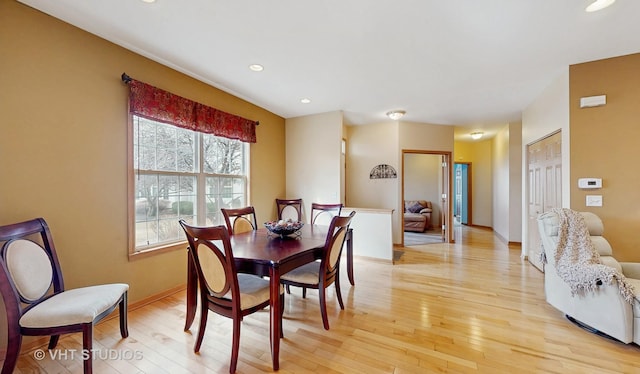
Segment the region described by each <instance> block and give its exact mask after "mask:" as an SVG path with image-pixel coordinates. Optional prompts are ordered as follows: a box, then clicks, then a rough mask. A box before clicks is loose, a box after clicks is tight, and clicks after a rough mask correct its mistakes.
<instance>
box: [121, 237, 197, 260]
mask: <svg viewBox="0 0 640 374" xmlns="http://www.w3.org/2000/svg"><path fill="white" fill-rule="evenodd" d="M187 246H188V244H187V241H186V240H185V241H183V242H178V243H172V244H167V245H164V246H158V247H153V248H147V249H144V250H142V251H138V252H129V261H135V260H140V259H143V258H147V257H152V256H156V255H160V254H163V253H167V252H174V251H177V250H181V251H186V249H187Z"/></svg>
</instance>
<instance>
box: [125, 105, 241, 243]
mask: <svg viewBox="0 0 640 374" xmlns="http://www.w3.org/2000/svg"><path fill="white" fill-rule="evenodd" d="M132 125H133V137H132V138H133V139H132V140H133V142H132V143H133V152H132V153H133V157H132V160H131V162H132V169H133V177H134V178H133V179H134V180H133V183H131V185H132V187H133V196H132V197H131V199H132V204H131V206H132V207H133V208H132V210H133V212H132V213H133V214H132V216H133V217H134V218H133V224H132V236H133V240H130V242H132V243H131V247H132V249H131V250H130V253H139V252H142V251H147V250H151V249H156V248H160V247H166V246H169V245H171V244H175V243H177V242H182V241H184V233H183V232H182V230H181V229H180V225H179V224H178V220H179V219H181V218H183V219H185V220H186V221H187V222H189V223H191V224H198V225H220V224H224V219H223V217H222V215H221V213H220V208H238V207H242V206H246V205H247V174H248V173H247V169H248V167H247V165H248V149H249V147H248V146H247V144H246V143H243V142H241V141H239V140H232V139H227V138H223V137H218V136H214V135H210V134H204V133H199V132H194V131H191V130H187V129H183V128H179V127H176V126H173V125H167V124H164V123H161V122H156V121H153V120H149V119H146V118H143V117H139V116H136V115H133V118H132Z"/></svg>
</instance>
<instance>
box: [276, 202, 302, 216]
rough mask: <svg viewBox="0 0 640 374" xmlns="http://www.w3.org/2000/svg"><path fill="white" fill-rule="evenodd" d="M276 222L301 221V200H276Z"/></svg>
mask: <svg viewBox="0 0 640 374" xmlns="http://www.w3.org/2000/svg"><path fill="white" fill-rule="evenodd" d="M276 207H277V208H278V220H287V219H291V220H292V221H302V199H276Z"/></svg>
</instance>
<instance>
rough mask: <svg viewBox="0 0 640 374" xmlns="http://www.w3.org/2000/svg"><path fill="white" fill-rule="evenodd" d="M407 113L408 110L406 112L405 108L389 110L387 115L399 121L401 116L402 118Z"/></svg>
mask: <svg viewBox="0 0 640 374" xmlns="http://www.w3.org/2000/svg"><path fill="white" fill-rule="evenodd" d="M405 113H407V112H405V111H404V110H392V111H390V112H387V117H389V118H391V119H392V120H394V121H397V120H399V119H400V118H402V116H404V115H405Z"/></svg>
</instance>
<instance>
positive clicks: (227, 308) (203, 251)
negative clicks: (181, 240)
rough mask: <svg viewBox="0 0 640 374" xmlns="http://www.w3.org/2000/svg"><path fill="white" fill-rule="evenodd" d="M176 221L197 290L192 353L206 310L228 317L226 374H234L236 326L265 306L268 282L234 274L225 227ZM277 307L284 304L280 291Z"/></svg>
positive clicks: (201, 333)
mask: <svg viewBox="0 0 640 374" xmlns="http://www.w3.org/2000/svg"><path fill="white" fill-rule="evenodd" d="M179 222H180V226H182V229H183V230H184V232H185V234H186V236H187V241H188V243H189V248H188V252H189V258H190V260H191V261H193V264H194V265H195V269H196V272H197V275H198V284H199V287H198V288H199V289H200V327H199V329H198V336H197V338H196V342H195V345H194V347H193V351H194V352H199V351H200V346H201V345H202V340H203V338H204V333H205V329H206V327H207V317H208V314H209V311H212V312H215V313H217V314H219V315H221V316H224V317H227V318H231V319H232V320H233V338H232V345H231V363H230V365H229V372H230V373H234V372H235V371H236V367H237V364H238V350H239V348H240V324H241V322H242V319H243V317H244V316H246V315H249V314H251V313H254V312H257V311H259V310H261V309H264V308H266V307H267V306H269V296H270V289H269V280H268V279H263V278H261V277H259V276H257V275H253V274H244V273H238V272H237V271H236V265H235V262H234V257H233V249H232V248H231V241H230V236H229V231H228V230H227V228H226V227H225V226H223V225H220V226H210V227H196V226H190V225H188V224H187V223H186V222H185V221H184V220H180V221H179ZM281 288H282V287H281ZM280 305H284V292H283V290H282V289H281V290H280ZM283 310H284V309H283ZM280 318H282V313H281V314H280ZM280 326H282V323H280ZM282 335H283V333H282V329H281V330H280V336H281V337H282Z"/></svg>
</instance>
